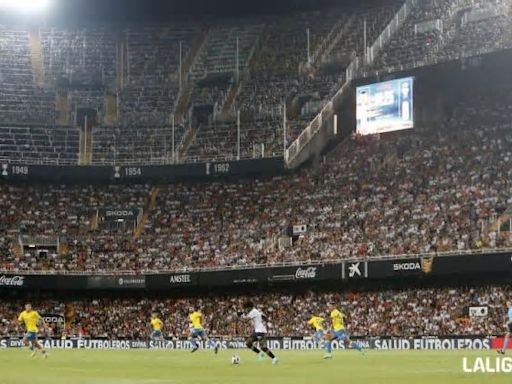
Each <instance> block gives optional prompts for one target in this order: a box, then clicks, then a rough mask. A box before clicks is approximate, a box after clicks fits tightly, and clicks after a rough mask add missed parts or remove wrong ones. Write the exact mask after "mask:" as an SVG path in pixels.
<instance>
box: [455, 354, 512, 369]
mask: <svg viewBox="0 0 512 384" xmlns="http://www.w3.org/2000/svg"><path fill="white" fill-rule="evenodd" d="M462 371H463V372H464V373H512V358H511V357H495V358H491V357H476V358H475V360H474V361H473V362H471V361H470V359H469V358H467V357H463V358H462Z"/></svg>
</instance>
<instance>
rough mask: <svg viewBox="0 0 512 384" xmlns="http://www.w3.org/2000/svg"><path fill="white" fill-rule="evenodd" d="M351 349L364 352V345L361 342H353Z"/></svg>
mask: <svg viewBox="0 0 512 384" xmlns="http://www.w3.org/2000/svg"><path fill="white" fill-rule="evenodd" d="M351 347H352V348H353V349H357V350H358V351H359V352H363V346H362V344H361V343H360V342H358V341H353V342H352V345H351Z"/></svg>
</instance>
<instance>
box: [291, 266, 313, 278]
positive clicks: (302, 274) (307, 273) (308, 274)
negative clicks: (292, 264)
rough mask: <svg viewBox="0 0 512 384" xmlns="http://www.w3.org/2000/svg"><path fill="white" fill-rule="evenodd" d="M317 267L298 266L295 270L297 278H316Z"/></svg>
mask: <svg viewBox="0 0 512 384" xmlns="http://www.w3.org/2000/svg"><path fill="white" fill-rule="evenodd" d="M316 269H317V267H307V268H297V271H296V272H295V278H296V279H314V278H315V277H316Z"/></svg>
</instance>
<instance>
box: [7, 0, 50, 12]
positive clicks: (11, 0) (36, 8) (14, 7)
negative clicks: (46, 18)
mask: <svg viewBox="0 0 512 384" xmlns="http://www.w3.org/2000/svg"><path fill="white" fill-rule="evenodd" d="M51 2H52V0H0V10H1V9H5V10H9V11H14V12H20V13H38V12H43V11H44V10H46V9H48V7H49V6H50V4H51Z"/></svg>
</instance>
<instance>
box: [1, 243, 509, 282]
mask: <svg viewBox="0 0 512 384" xmlns="http://www.w3.org/2000/svg"><path fill="white" fill-rule="evenodd" d="M505 253H511V254H512V248H481V249H468V250H462V251H448V252H425V253H414V254H401V255H382V256H375V257H366V258H355V257H351V258H345V259H328V260H304V261H285V262H279V263H267V264H245V265H231V266H215V267H197V268H194V267H191V268H178V269H168V270H167V269H159V270H151V269H140V270H137V271H134V270H112V271H98V270H94V271H43V270H27V271H25V270H23V271H16V270H11V269H4V268H0V273H10V274H12V273H22V274H25V275H89V276H90V275H141V274H168V273H173V274H175V273H189V272H210V271H230V270H247V269H256V268H270V267H302V266H313V265H326V264H339V263H343V262H345V263H351V262H361V261H383V260H395V259H401V260H404V259H418V258H423V257H457V256H463V255H484V254H505Z"/></svg>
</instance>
